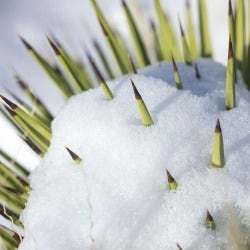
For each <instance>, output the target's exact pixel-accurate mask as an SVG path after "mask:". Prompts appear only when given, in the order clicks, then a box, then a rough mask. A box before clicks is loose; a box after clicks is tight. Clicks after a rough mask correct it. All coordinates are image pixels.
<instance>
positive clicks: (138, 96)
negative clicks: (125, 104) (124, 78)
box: [130, 79, 142, 100]
mask: <svg viewBox="0 0 250 250" xmlns="http://www.w3.org/2000/svg"><path fill="white" fill-rule="evenodd" d="M130 82H131V84H132V87H133V90H134V93H135V99H136V100H141V99H142V98H141V95H140V93H139V91H138V90H137V88H136V86H135V84H134V82H133V80H132V79H130Z"/></svg>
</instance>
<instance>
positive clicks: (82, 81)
mask: <svg viewBox="0 0 250 250" xmlns="http://www.w3.org/2000/svg"><path fill="white" fill-rule="evenodd" d="M48 40H49V42H50V45H51V47H52V49H53V50H54V52H56V51H55V50H56V48H55V46H56V47H57V49H58V50H59V52H60V55H61V57H62V59H63V61H64V69H65V71H66V72H68V71H69V73H70V74H72V76H73V77H74V78H75V80H76V81H77V86H75V87H76V88H77V89H78V91H79V92H80V91H84V90H88V89H91V88H93V87H94V85H93V83H92V80H91V78H90V76H89V74H88V72H87V71H86V69H85V68H84V66H83V64H82V62H81V61H80V60H79V61H80V62H78V61H76V60H74V59H73V58H72V56H71V55H70V54H69V53H68V52H67V50H66V49H65V48H64V47H63V46H62V44H61V43H60V42H59V41H58V40H57V39H56V38H55V37H54V40H53V41H52V40H51V39H48ZM51 42H53V43H54V44H52V43H51ZM65 67H66V68H65Z"/></svg>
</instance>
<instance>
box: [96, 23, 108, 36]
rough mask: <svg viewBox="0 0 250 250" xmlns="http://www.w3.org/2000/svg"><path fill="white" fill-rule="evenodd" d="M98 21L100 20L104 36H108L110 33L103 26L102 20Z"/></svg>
mask: <svg viewBox="0 0 250 250" xmlns="http://www.w3.org/2000/svg"><path fill="white" fill-rule="evenodd" d="M98 20H99V23H100V26H101V28H102V32H103V34H104V36H108V32H107V30H106V28H105V27H104V25H103V24H102V22H101V20H100V19H98Z"/></svg>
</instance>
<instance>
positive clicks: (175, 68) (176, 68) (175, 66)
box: [171, 52, 178, 72]
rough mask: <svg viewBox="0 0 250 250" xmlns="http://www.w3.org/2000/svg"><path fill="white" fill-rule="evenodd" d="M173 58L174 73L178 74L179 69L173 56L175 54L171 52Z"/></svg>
mask: <svg viewBox="0 0 250 250" xmlns="http://www.w3.org/2000/svg"><path fill="white" fill-rule="evenodd" d="M171 58H172V63H173V70H174V72H178V67H177V65H176V63H175V59H174V56H173V53H172V52H171Z"/></svg>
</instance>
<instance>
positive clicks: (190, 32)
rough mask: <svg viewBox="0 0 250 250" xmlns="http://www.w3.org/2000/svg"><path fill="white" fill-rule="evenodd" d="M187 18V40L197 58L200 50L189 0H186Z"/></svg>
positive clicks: (192, 53)
mask: <svg viewBox="0 0 250 250" xmlns="http://www.w3.org/2000/svg"><path fill="white" fill-rule="evenodd" d="M186 19H187V41H188V43H189V47H190V51H191V55H192V58H197V57H198V56H199V52H198V45H197V41H196V36H195V29H194V24H193V18H192V13H191V8H190V2H189V0H186Z"/></svg>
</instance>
